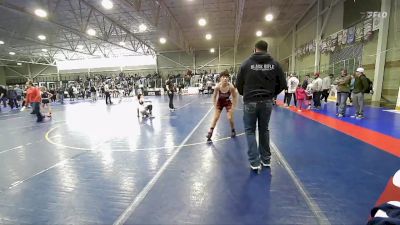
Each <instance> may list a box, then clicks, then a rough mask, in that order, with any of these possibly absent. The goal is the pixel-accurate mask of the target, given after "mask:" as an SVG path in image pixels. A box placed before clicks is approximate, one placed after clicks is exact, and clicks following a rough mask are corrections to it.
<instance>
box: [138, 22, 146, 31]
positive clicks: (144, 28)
mask: <svg viewBox="0 0 400 225" xmlns="http://www.w3.org/2000/svg"><path fill="white" fill-rule="evenodd" d="M146 30H147V26H146V25H144V24H140V26H139V31H140V32H144V31H146Z"/></svg>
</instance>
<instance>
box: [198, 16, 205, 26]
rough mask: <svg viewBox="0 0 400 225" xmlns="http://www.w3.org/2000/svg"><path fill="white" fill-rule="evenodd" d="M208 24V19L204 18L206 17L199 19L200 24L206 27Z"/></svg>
mask: <svg viewBox="0 0 400 225" xmlns="http://www.w3.org/2000/svg"><path fill="white" fill-rule="evenodd" d="M206 24H207V20H206V19H204V18H200V19H199V25H200V26H202V27H204V26H205V25H206Z"/></svg>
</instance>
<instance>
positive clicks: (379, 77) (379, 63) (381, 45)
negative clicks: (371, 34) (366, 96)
mask: <svg viewBox="0 0 400 225" xmlns="http://www.w3.org/2000/svg"><path fill="white" fill-rule="evenodd" d="M391 3H392V1H391V0H382V3H381V14H380V15H383V14H384V13H385V14H387V16H386V17H385V18H382V17H381V20H380V22H379V35H378V47H377V49H376V61H375V74H374V85H373V89H374V94H373V95H372V104H373V105H379V102H380V100H381V96H382V84H383V75H384V73H385V62H386V46H387V37H388V33H389V18H390V8H391V7H390V6H391Z"/></svg>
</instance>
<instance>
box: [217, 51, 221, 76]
mask: <svg viewBox="0 0 400 225" xmlns="http://www.w3.org/2000/svg"><path fill="white" fill-rule="evenodd" d="M220 63H221V44H218V71H217V73H219V72H220V70H219V64H220Z"/></svg>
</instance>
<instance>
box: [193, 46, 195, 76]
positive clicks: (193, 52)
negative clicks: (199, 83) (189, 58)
mask: <svg viewBox="0 0 400 225" xmlns="http://www.w3.org/2000/svg"><path fill="white" fill-rule="evenodd" d="M193 74H196V52H195V51H193Z"/></svg>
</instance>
